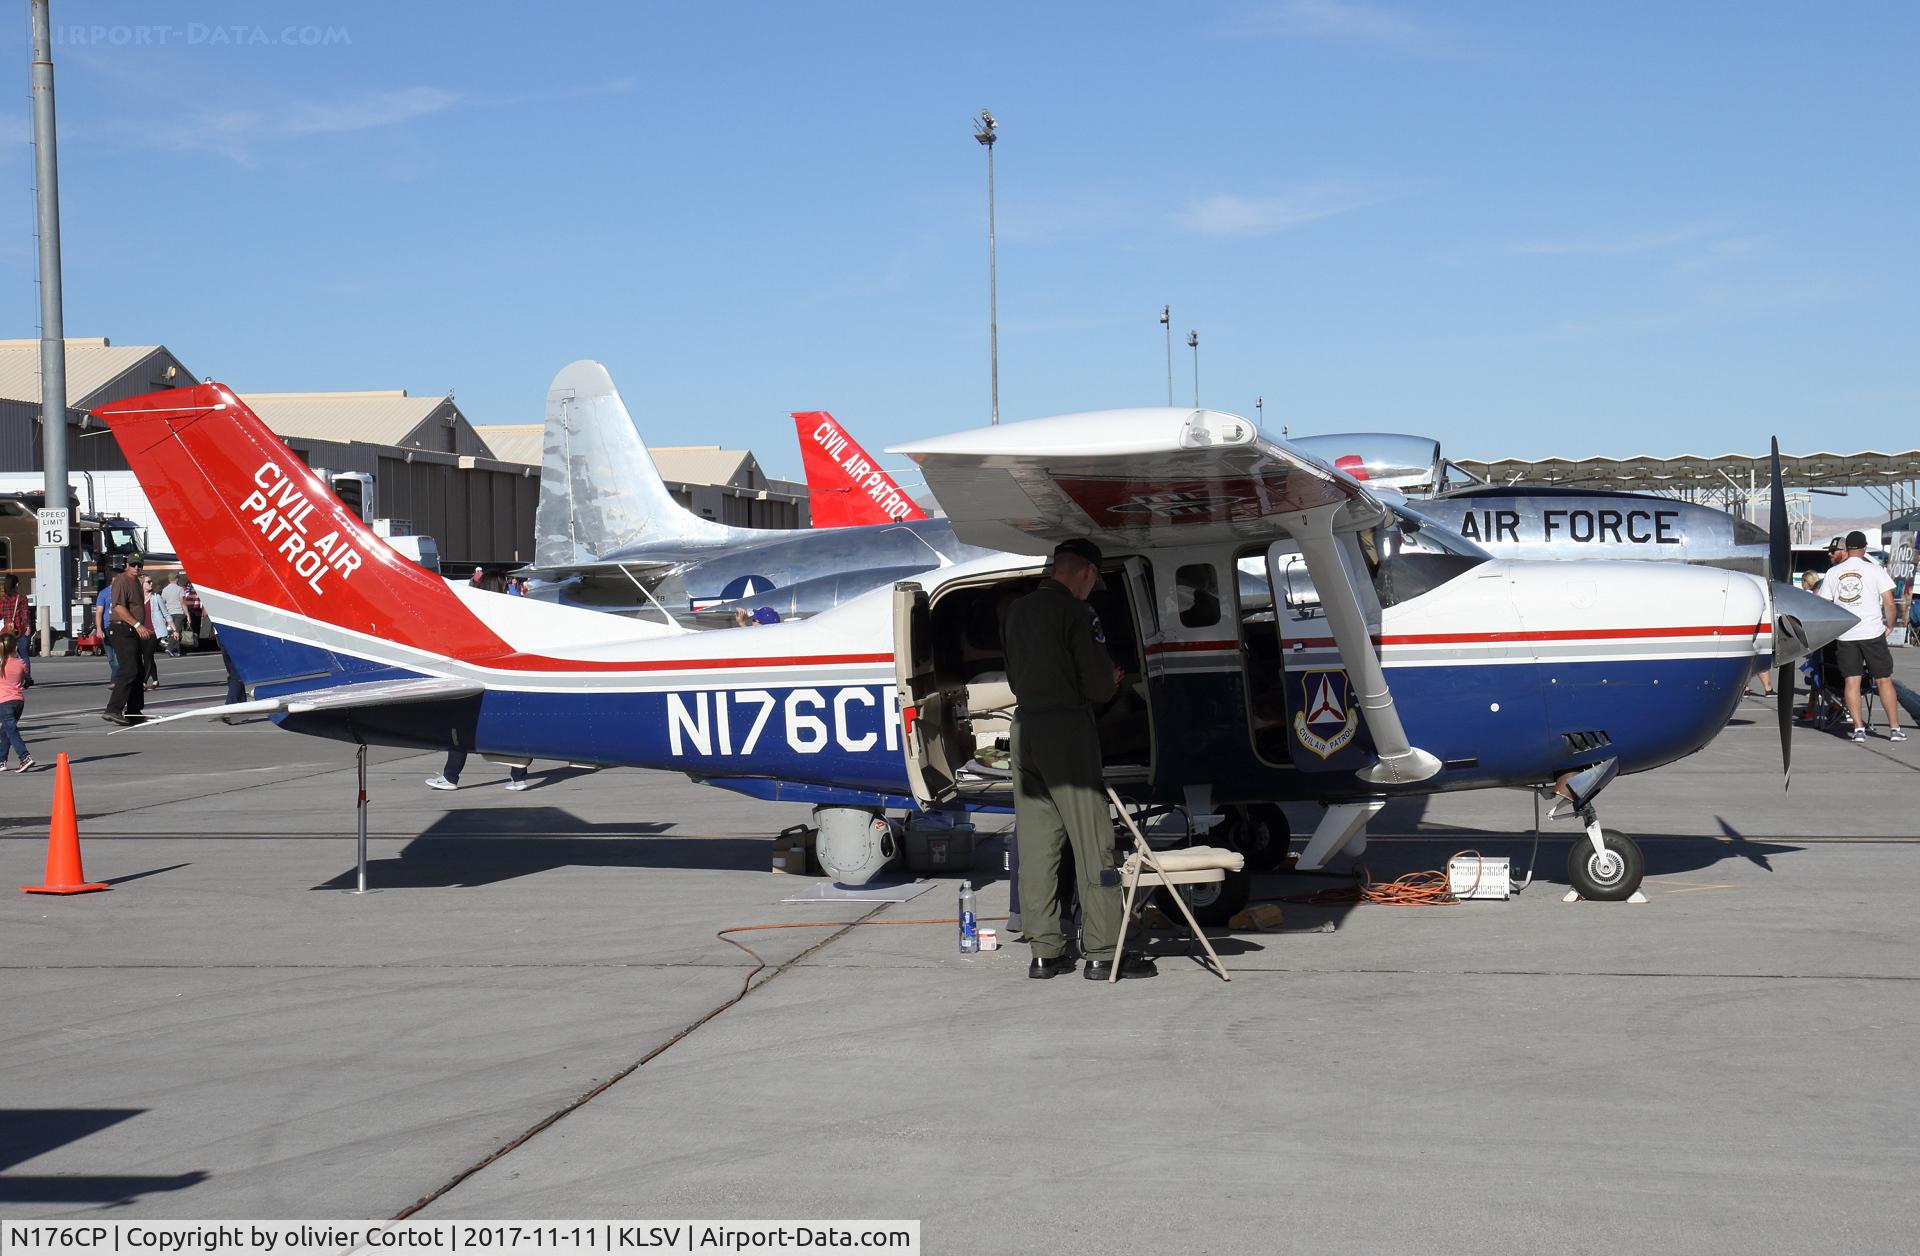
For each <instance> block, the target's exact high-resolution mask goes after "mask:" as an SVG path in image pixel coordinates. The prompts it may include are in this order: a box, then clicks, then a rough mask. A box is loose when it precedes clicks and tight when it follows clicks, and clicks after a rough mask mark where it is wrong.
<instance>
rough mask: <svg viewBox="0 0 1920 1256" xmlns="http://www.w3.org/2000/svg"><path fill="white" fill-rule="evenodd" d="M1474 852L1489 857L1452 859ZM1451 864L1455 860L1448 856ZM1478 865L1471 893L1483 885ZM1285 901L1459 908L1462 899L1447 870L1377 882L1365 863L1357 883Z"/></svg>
mask: <svg viewBox="0 0 1920 1256" xmlns="http://www.w3.org/2000/svg"><path fill="white" fill-rule="evenodd" d="M1468 855H1472V856H1473V857H1474V858H1475V859H1477V860H1482V861H1484V860H1485V859H1486V856H1484V855H1482V854H1481V853H1480V852H1479V851H1477V850H1463V851H1458V852H1456V853H1455V854H1454V856H1453V859H1464V858H1465V857H1467V856H1468ZM1447 862H1448V863H1452V862H1453V860H1452V859H1449V860H1448V861H1447ZM1484 866H1485V865H1484V862H1483V863H1482V865H1481V866H1480V867H1476V868H1475V870H1474V874H1473V884H1472V885H1469V886H1468V887H1467V891H1468V893H1472V891H1473V889H1474V887H1475V886H1478V885H1479V884H1480V873H1481V869H1482V868H1484ZM1280 901H1281V902H1283V903H1309V904H1315V903H1380V904H1384V905H1386V906H1389V907H1457V906H1459V905H1460V900H1459V899H1458V898H1457V897H1455V896H1454V893H1453V887H1452V885H1451V884H1450V882H1449V881H1448V878H1447V874H1446V873H1445V872H1444V871H1430V872H1409V873H1407V875H1405V876H1403V877H1395V878H1394V879H1393V880H1391V881H1383V882H1380V883H1377V884H1376V883H1375V882H1374V879H1373V878H1372V877H1371V876H1369V875H1368V874H1367V868H1366V865H1365V864H1362V865H1361V866H1360V881H1359V883H1358V884H1356V885H1346V886H1341V887H1340V888H1339V889H1336V890H1316V891H1315V892H1314V893H1312V894H1295V895H1293V896H1292V897H1290V898H1283V899H1281V900H1280Z"/></svg>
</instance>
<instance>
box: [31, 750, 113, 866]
mask: <svg viewBox="0 0 1920 1256" xmlns="http://www.w3.org/2000/svg"><path fill="white" fill-rule="evenodd" d="M20 888H21V889H22V890H23V891H25V892H26V893H28V894H85V893H86V892H87V891H89V890H110V889H112V888H113V887H112V886H110V885H97V884H96V885H89V884H87V874H86V873H85V872H83V871H81V870H80V826H79V824H78V823H77V822H75V820H74V817H73V769H72V768H70V767H68V766H67V756H66V753H65V752H64V751H63V752H62V753H61V754H60V757H59V758H58V759H57V760H55V762H54V767H53V827H52V828H51V829H49V830H48V832H47V883H46V884H45V885H23V886H21V887H20Z"/></svg>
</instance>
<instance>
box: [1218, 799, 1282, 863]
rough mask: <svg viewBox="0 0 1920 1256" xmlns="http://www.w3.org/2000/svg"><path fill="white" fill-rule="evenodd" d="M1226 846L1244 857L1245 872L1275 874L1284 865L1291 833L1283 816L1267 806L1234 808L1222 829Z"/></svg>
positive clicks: (1268, 804) (1256, 805)
mask: <svg viewBox="0 0 1920 1256" xmlns="http://www.w3.org/2000/svg"><path fill="white" fill-rule="evenodd" d="M1222 828H1224V830H1225V832H1224V833H1222V834H1221V836H1222V837H1223V838H1224V839H1225V843H1226V845H1229V846H1231V847H1233V848H1234V849H1235V850H1237V851H1239V852H1240V853H1241V854H1242V855H1244V856H1246V860H1247V871H1248V872H1276V871H1278V870H1279V869H1281V868H1284V867H1285V866H1286V863H1287V854H1288V847H1289V844H1290V843H1291V842H1292V841H1293V829H1292V827H1291V826H1289V825H1288V823H1287V813H1286V812H1284V811H1282V810H1280V808H1279V807H1278V806H1277V805H1275V804H1273V803H1270V802H1257V803H1253V804H1251V805H1249V806H1245V807H1235V808H1233V811H1232V813H1231V815H1230V817H1229V819H1228V820H1227V823H1226V824H1225V825H1223V826H1222Z"/></svg>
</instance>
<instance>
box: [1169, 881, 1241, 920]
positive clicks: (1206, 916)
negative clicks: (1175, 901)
mask: <svg viewBox="0 0 1920 1256" xmlns="http://www.w3.org/2000/svg"><path fill="white" fill-rule="evenodd" d="M1251 891H1252V885H1251V883H1250V882H1249V880H1248V878H1247V874H1246V873H1244V872H1229V873H1228V874H1227V879H1226V880H1224V881H1209V882H1202V883H1201V884H1199V885H1182V886H1176V887H1174V888H1173V889H1172V891H1171V892H1172V893H1176V894H1180V895H1182V896H1183V897H1185V899H1186V900H1187V908H1188V910H1190V911H1191V912H1193V918H1194V919H1195V920H1198V921H1199V922H1200V925H1201V927H1202V928H1205V929H1217V928H1220V927H1222V926H1224V925H1225V924H1226V923H1227V921H1229V920H1231V919H1233V916H1234V913H1236V912H1238V911H1240V910H1241V909H1242V908H1244V907H1245V906H1246V905H1247V896H1248V894H1249V893H1251ZM1176 912H1177V909H1176ZM1182 923H1184V922H1182Z"/></svg>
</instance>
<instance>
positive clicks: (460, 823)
mask: <svg viewBox="0 0 1920 1256" xmlns="http://www.w3.org/2000/svg"><path fill="white" fill-rule="evenodd" d="M669 827H671V826H669V825H666V824H659V823H632V822H628V823H621V824H589V823H587V822H585V821H583V820H581V819H579V818H578V817H576V816H574V815H573V814H572V813H571V812H568V811H564V810H561V809H559V808H555V807H540V808H534V809H530V810H523V809H520V808H514V809H512V810H490V811H467V812H457V813H453V814H449V815H447V816H444V817H442V818H441V819H440V820H438V821H435V822H434V824H433V825H432V826H431V827H429V828H428V829H427V830H426V831H425V832H424V833H422V834H421V835H420V836H419V837H417V838H414V839H413V840H412V841H410V842H408V843H407V844H406V845H405V846H404V847H402V848H401V850H400V853H399V854H398V855H397V856H394V857H391V858H386V859H369V860H368V861H367V884H368V885H369V886H370V887H372V888H374V889H457V888H472V887H474V886H481V885H494V884H497V883H498V882H501V881H511V880H514V879H515V878H518V877H526V876H533V875H535V874H537V873H541V872H551V871H553V870H555V869H558V868H573V867H580V868H630V869H639V868H687V869H696V868H699V869H710V870H714V871H724V872H762V873H764V872H766V871H768V870H769V868H770V867H771V864H772V848H771V840H770V839H769V838H765V837H664V836H661V834H662V833H664V832H665V830H666V829H668V828H669ZM357 877H358V873H357V871H356V870H355V869H353V868H347V869H345V870H343V871H342V872H341V873H340V875H338V876H336V877H334V878H333V879H331V880H329V881H326V882H323V883H322V884H320V885H316V886H314V887H313V888H314V889H316V890H343V889H351V888H353V886H354V885H355V884H356V881H357Z"/></svg>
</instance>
